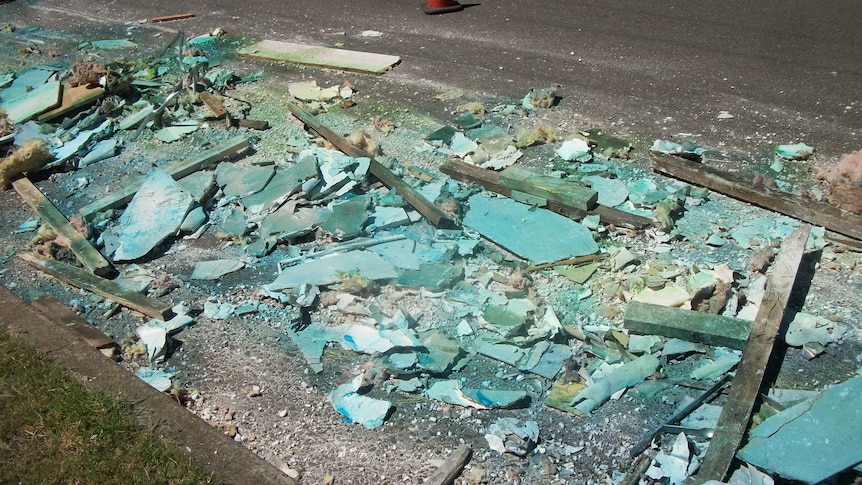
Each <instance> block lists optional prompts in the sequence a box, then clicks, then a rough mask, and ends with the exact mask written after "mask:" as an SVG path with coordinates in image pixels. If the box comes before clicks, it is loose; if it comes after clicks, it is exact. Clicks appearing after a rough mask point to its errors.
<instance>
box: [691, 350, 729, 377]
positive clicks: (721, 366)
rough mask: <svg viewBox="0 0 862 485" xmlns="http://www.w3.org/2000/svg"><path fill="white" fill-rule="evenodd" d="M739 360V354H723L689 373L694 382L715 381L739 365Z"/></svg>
mask: <svg viewBox="0 0 862 485" xmlns="http://www.w3.org/2000/svg"><path fill="white" fill-rule="evenodd" d="M739 359H740V355H739V354H735V353H734V354H724V355H722V356H721V357H719V358H717V359H715V360H714V361H709V362H707V363H706V364H704V365H702V366H700V367H698V368H697V369H695V370H693V371H691V378H692V379H695V380H702V379H709V380H713V379H717V378H718V377H720V376H722V375H723V374H724V373H726V372H727V371H729V370H730V369H732V368H733V366H735V365H736V364H737V363H739Z"/></svg>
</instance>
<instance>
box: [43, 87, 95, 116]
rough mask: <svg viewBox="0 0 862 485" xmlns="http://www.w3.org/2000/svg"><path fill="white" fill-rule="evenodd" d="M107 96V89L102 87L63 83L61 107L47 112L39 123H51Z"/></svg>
mask: <svg viewBox="0 0 862 485" xmlns="http://www.w3.org/2000/svg"><path fill="white" fill-rule="evenodd" d="M104 94H105V88H103V87H101V86H96V87H90V86H86V85H81V86H75V87H72V86H71V85H70V84H69V83H63V96H62V100H61V101H60V106H58V107H56V108H54V109H52V110H50V111H46V112H44V113H42V114H40V115H39V116H37V117H36V120H38V121H42V122H45V121H51V120H53V119H54V118H59V117H60V116H63V115H64V114H66V113H71V112H73V111H75V110H77V109H80V108H83V107H85V106H87V105H89V104H90V103H93V102H95V101H96V100H98V99H99V98H101V97H102V96H104Z"/></svg>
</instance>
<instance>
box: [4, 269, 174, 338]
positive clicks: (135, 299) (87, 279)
mask: <svg viewBox="0 0 862 485" xmlns="http://www.w3.org/2000/svg"><path fill="white" fill-rule="evenodd" d="M18 257H19V258H21V259H23V260H24V261H26V262H27V264H29V265H30V266H33V267H34V268H36V269H39V270H41V271H44V272H45V273H48V274H49V275H51V276H54V277H55V278H57V279H59V280H61V281H64V282H66V283H69V284H70V285H72V286H76V287H78V288H81V289H84V290H87V291H89V292H92V293H95V294H97V295H100V296H103V297H105V298H107V299H109V300H111V301H113V302H116V303H119V304H120V305H123V306H125V307H128V308H131V309H132V310H135V311H138V312H140V313H143V314H144V315H147V316H149V317H152V318H155V319H157V320H161V321H166V320H168V318H169V317H170V316H171V315H173V310H171V307H170V305H165V304H163V303H161V302H159V301H156V300H153V299H152V298H148V297H146V296H144V295H142V294H140V293H136V292H134V291H129V290H127V289H125V288H123V287H122V286H120V285H118V284H116V283H114V282H113V281H111V280H106V279H104V278H100V277H98V276H95V275H93V274H91V273H88V272H86V271H84V270H83V269H81V268H78V267H77V266H72V265H71V264H66V263H63V262H60V261H56V260H53V259H41V258H37V257H36V256H33V255H32V254H28V253H19V254H18Z"/></svg>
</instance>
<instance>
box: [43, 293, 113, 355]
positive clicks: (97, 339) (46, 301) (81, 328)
mask: <svg viewBox="0 0 862 485" xmlns="http://www.w3.org/2000/svg"><path fill="white" fill-rule="evenodd" d="M30 306H32V307H33V308H35V309H37V310H39V312H41V313H42V314H43V315H45V316H46V317H48V319H49V320H51V321H52V322H54V323H56V324H58V325H62V326H64V327H66V328H68V329H69V330H71V331H72V333H74V334H75V335H77V336H78V337H80V338H81V340H83V341H84V342H87V343H88V344H90V346H91V347H93V348H95V349H104V348H108V347H114V346H116V345H117V343H116V342H114V341H113V340H112V339H111V338H110V337H108V336H107V335H105V334H104V333H103V332H102V331H101V330H99V329H98V328H96V327H94V326H93V325H91V324H90V322H88V321H87V320H86V319H85V318H84V317H82V316H80V315H78V314H77V313H75V312H73V311H72V310H71V309H69V307H67V306H66V305H64V304H62V303H60V301H59V300H57V299H56V298H54V297H53V296H40V297H38V298H34V299H33V301H31V302H30Z"/></svg>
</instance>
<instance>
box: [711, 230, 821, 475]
mask: <svg viewBox="0 0 862 485" xmlns="http://www.w3.org/2000/svg"><path fill="white" fill-rule="evenodd" d="M810 233H811V226H808V225H804V226H802V227H800V228H798V229H796V230H795V231H794V232H793V234H791V235H790V236H789V237H788V238H787V239H785V240H784V243H783V244H782V247H781V250H780V251H779V253H778V256H777V257H776V259H775V263H774V265H773V269H772V274H771V275H770V276H769V279H768V280H767V283H766V292H765V294H764V295H763V300H762V301H761V303H760V309H759V310H758V312H757V317H756V318H755V319H754V325H753V326H752V328H751V333H750V334H749V336H748V342H747V343H746V344H745V350H743V351H742V359H741V360H740V361H739V365H738V367H737V371H736V377H735V378H734V379H733V385H732V386H731V388H730V393H729V394H728V396H727V403H726V404H725V405H724V407H723V408H722V411H721V416H719V418H718V424H717V425H716V427H715V434H714V435H713V437H712V440H711V441H710V443H709V448H707V451H706V456H705V457H704V460H703V465H701V467H700V470H699V471H698V473H697V476H696V478H695V481H696V483H698V484H702V483H704V482H707V481H709V480H718V481H722V480H723V479H724V477H725V475H727V472H728V470H729V469H730V464H731V462H732V461H733V457H734V456H735V455H736V450H737V449H738V448H739V445H740V444H741V443H742V439H743V438H744V436H745V432H746V430H747V429H748V425H749V421H750V420H751V413H752V411H753V409H754V403H755V401H756V400H757V396H758V394H759V393H760V387H761V386H762V385H763V378H764V375H765V374H766V367H767V364H768V363H769V358H770V356H771V355H772V349H773V347H774V346H775V341H776V339H777V338H778V333H779V330H780V327H781V322H782V320H783V319H784V311H785V309H786V308H787V302H788V301H789V300H790V291H791V290H792V289H793V284H794V282H795V281H796V272H797V271H798V270H799V264H800V262H801V261H802V255H803V253H804V251H805V243H806V241H808V235H809V234H810Z"/></svg>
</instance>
